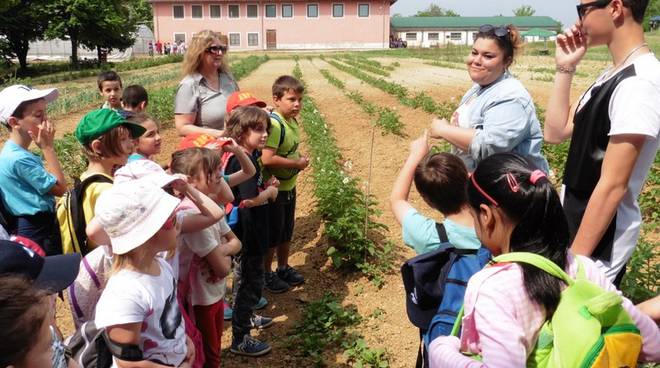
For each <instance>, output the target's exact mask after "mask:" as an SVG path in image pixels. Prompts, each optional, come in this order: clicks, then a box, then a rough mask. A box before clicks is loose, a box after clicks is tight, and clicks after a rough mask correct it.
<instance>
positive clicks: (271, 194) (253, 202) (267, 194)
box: [242, 186, 277, 208]
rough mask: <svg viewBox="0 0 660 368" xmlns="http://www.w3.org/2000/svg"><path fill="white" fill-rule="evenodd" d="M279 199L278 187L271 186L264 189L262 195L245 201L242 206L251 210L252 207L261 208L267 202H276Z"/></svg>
mask: <svg viewBox="0 0 660 368" xmlns="http://www.w3.org/2000/svg"><path fill="white" fill-rule="evenodd" d="M275 198H277V187H275V186H269V187H268V188H266V189H264V190H263V191H262V192H261V193H259V195H258V196H256V197H253V198H250V199H244V200H243V202H242V204H243V207H245V208H250V207H256V206H261V205H262V204H264V202H266V201H267V200H269V199H270V200H273V201H274V200H275Z"/></svg>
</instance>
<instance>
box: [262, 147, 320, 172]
mask: <svg viewBox="0 0 660 368" xmlns="http://www.w3.org/2000/svg"><path fill="white" fill-rule="evenodd" d="M261 162H263V164H264V166H268V167H282V168H292V169H298V170H305V168H306V167H307V165H309V158H308V157H307V156H300V157H299V158H298V159H296V160H293V159H290V158H284V157H282V156H279V155H277V150H276V149H274V148H270V147H266V148H264V149H263V150H262V151H261Z"/></svg>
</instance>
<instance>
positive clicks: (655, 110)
mask: <svg viewBox="0 0 660 368" xmlns="http://www.w3.org/2000/svg"><path fill="white" fill-rule="evenodd" d="M647 5H648V0H597V1H591V0H581V3H580V4H579V5H577V12H578V17H579V19H578V21H577V22H576V23H575V24H574V25H573V26H572V27H571V28H569V29H567V30H566V31H565V32H564V34H560V35H558V36H557V49H556V55H555V60H556V63H557V73H556V76H555V84H554V89H553V91H552V94H551V96H550V100H549V102H548V110H547V113H546V121H545V128H544V138H545V140H546V141H547V142H548V143H555V144H556V143H561V142H562V141H564V140H566V139H568V138H571V146H570V149H569V152H568V158H567V161H566V169H565V173H564V181H563V188H562V198H563V205H564V210H565V212H566V215H567V218H568V221H569V228H570V231H571V236H572V237H573V243H572V246H571V250H572V251H573V252H574V253H577V254H582V255H587V256H591V257H592V258H594V259H595V260H596V261H597V263H598V264H599V265H600V266H601V267H603V269H604V270H605V272H606V274H607V276H608V277H609V278H610V280H612V281H614V283H615V284H617V285H618V284H619V283H620V282H621V278H622V277H623V274H624V272H625V266H626V262H627V261H628V260H629V259H630V257H631V256H632V253H633V251H634V249H635V245H636V243H637V239H638V237H639V229H640V224H641V214H640V210H639V205H638V203H637V197H638V196H639V193H640V191H641V188H642V185H643V183H644V180H645V179H646V176H647V175H648V171H649V168H650V167H651V165H652V164H653V160H654V158H655V155H656V152H657V150H658V132H659V131H660V103H659V101H660V62H658V60H657V58H656V57H655V55H654V54H653V53H652V52H651V50H650V49H649V47H648V45H647V44H646V42H645V40H644V30H643V28H642V21H643V18H644V12H645V10H646V7H647ZM598 45H607V47H608V49H609V52H610V55H611V56H612V63H613V65H612V66H611V67H609V68H608V69H606V70H605V71H604V72H603V73H602V74H601V75H600V76H599V77H598V79H597V80H596V81H595V82H594V84H593V85H592V86H591V87H590V88H589V89H588V90H587V91H586V92H585V93H584V94H583V95H582V96H581V98H580V99H579V100H578V103H577V104H576V105H573V106H571V104H570V87H571V82H572V80H573V75H574V73H575V70H576V68H577V66H578V64H579V62H580V60H582V58H583V57H584V55H585V53H586V51H587V49H588V48H590V47H593V46H598Z"/></svg>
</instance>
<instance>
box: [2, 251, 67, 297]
mask: <svg viewBox="0 0 660 368" xmlns="http://www.w3.org/2000/svg"><path fill="white" fill-rule="evenodd" d="M79 268H80V254H77V253H74V254H63V255H57V256H48V257H41V256H40V255H38V254H36V253H35V252H34V251H32V250H31V249H28V248H26V247H24V246H22V245H21V244H19V243H15V242H13V241H9V240H0V275H7V274H13V275H20V276H25V277H26V278H28V279H30V280H32V282H33V285H34V286H35V287H37V288H39V289H45V290H48V291H51V292H53V293H56V292H60V291H62V290H64V289H66V288H67V287H68V286H69V285H71V284H72V283H73V281H74V280H75V279H76V277H77V276H78V269H79Z"/></svg>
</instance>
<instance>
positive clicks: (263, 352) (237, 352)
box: [229, 346, 272, 357]
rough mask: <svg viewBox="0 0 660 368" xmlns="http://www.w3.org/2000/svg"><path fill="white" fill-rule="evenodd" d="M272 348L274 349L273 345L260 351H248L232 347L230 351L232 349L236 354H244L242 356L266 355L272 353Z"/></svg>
mask: <svg viewBox="0 0 660 368" xmlns="http://www.w3.org/2000/svg"><path fill="white" fill-rule="evenodd" d="M271 349H272V347H270V346H269V347H268V349H266V350H262V351H260V352H258V353H246V352H244V351H240V350H237V349H234V348H230V349H229V351H231V352H232V353H234V354H236V355H242V356H247V357H260V356H262V355H266V354H268V353H270V350H271Z"/></svg>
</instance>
